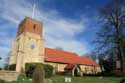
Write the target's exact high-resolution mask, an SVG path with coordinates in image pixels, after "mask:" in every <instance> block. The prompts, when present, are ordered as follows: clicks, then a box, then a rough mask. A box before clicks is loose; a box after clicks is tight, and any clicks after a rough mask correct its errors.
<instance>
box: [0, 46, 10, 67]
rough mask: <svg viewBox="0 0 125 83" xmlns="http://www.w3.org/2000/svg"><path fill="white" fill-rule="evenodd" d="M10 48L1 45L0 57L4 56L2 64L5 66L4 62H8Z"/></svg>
mask: <svg viewBox="0 0 125 83" xmlns="http://www.w3.org/2000/svg"><path fill="white" fill-rule="evenodd" d="M9 51H10V49H9V48H8V47H3V46H2V47H1V46H0V57H1V58H2V59H1V60H0V66H3V64H6V63H8V61H7V59H8V54H9Z"/></svg>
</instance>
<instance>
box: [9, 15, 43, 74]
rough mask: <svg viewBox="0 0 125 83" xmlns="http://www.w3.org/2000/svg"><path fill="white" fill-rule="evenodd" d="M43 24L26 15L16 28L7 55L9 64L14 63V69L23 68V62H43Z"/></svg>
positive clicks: (19, 69)
mask: <svg viewBox="0 0 125 83" xmlns="http://www.w3.org/2000/svg"><path fill="white" fill-rule="evenodd" d="M42 30H43V24H42V23H41V22H39V21H36V20H34V19H32V18H29V17H26V18H25V19H24V20H23V21H22V22H21V23H20V24H19V28H18V33H17V37H16V39H15V40H14V42H13V45H12V51H11V54H10V57H9V65H12V64H15V65H16V71H17V72H21V69H25V63H32V62H39V63H44V40H43V37H42Z"/></svg>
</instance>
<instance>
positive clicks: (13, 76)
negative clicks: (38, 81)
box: [0, 70, 19, 82]
mask: <svg viewBox="0 0 125 83" xmlns="http://www.w3.org/2000/svg"><path fill="white" fill-rule="evenodd" d="M18 76H19V74H18V73H17V72H15V71H4V70H1V71H0V80H4V81H6V82H10V81H16V80H17V79H18Z"/></svg>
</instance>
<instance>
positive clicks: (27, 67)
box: [25, 63, 53, 78]
mask: <svg viewBox="0 0 125 83" xmlns="http://www.w3.org/2000/svg"><path fill="white" fill-rule="evenodd" d="M41 67H42V68H43V69H44V71H45V77H46V78H48V77H51V76H52V75H53V67H52V66H51V65H48V64H42V63H26V65H25V71H26V76H27V77H32V74H33V72H34V69H35V68H41Z"/></svg>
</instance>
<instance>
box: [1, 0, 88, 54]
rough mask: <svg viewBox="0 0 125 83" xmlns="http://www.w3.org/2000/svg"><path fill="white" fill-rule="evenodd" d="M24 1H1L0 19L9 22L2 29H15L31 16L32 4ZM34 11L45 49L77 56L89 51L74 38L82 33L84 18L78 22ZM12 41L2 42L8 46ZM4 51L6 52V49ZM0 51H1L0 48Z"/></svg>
mask: <svg viewBox="0 0 125 83" xmlns="http://www.w3.org/2000/svg"><path fill="white" fill-rule="evenodd" d="M26 1H29V0H2V3H0V12H2V13H0V18H2V19H5V20H7V21H9V23H8V24H5V25H3V27H5V28H4V29H8V28H10V27H11V28H13V26H14V28H15V29H17V27H18V26H17V25H18V23H19V22H20V21H21V20H22V19H24V17H25V16H31V14H32V4H31V3H30V2H26ZM0 2H1V1H0ZM35 11H36V13H35V19H38V20H40V21H41V22H43V24H44V28H43V30H44V39H45V40H46V47H52V48H56V47H61V48H63V49H64V50H67V51H72V52H76V53H78V54H83V53H86V52H88V51H89V50H88V49H87V46H86V45H85V43H84V42H80V41H78V40H76V38H75V35H76V34H78V33H80V32H82V31H84V29H85V27H86V25H85V20H86V18H83V17H82V18H83V20H79V21H78V20H73V19H68V18H64V17H62V16H60V15H59V13H58V12H57V11H56V10H51V11H43V10H42V8H38V7H37V9H36V10H35ZM0 29H1V28H0ZM5 33H6V31H5V32H3V33H1V35H4V36H6V34H5ZM15 35H16V33H15ZM12 40H13V39H12V38H10V39H8V40H4V41H5V43H6V44H7V45H10V44H11V42H12ZM2 43H3V41H0V44H2ZM3 44H4V43H3ZM4 50H5V51H6V49H4ZM0 51H2V48H1V49H0ZM7 51H8V49H7ZM5 55H6V54H5ZM3 56H4V54H3Z"/></svg>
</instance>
